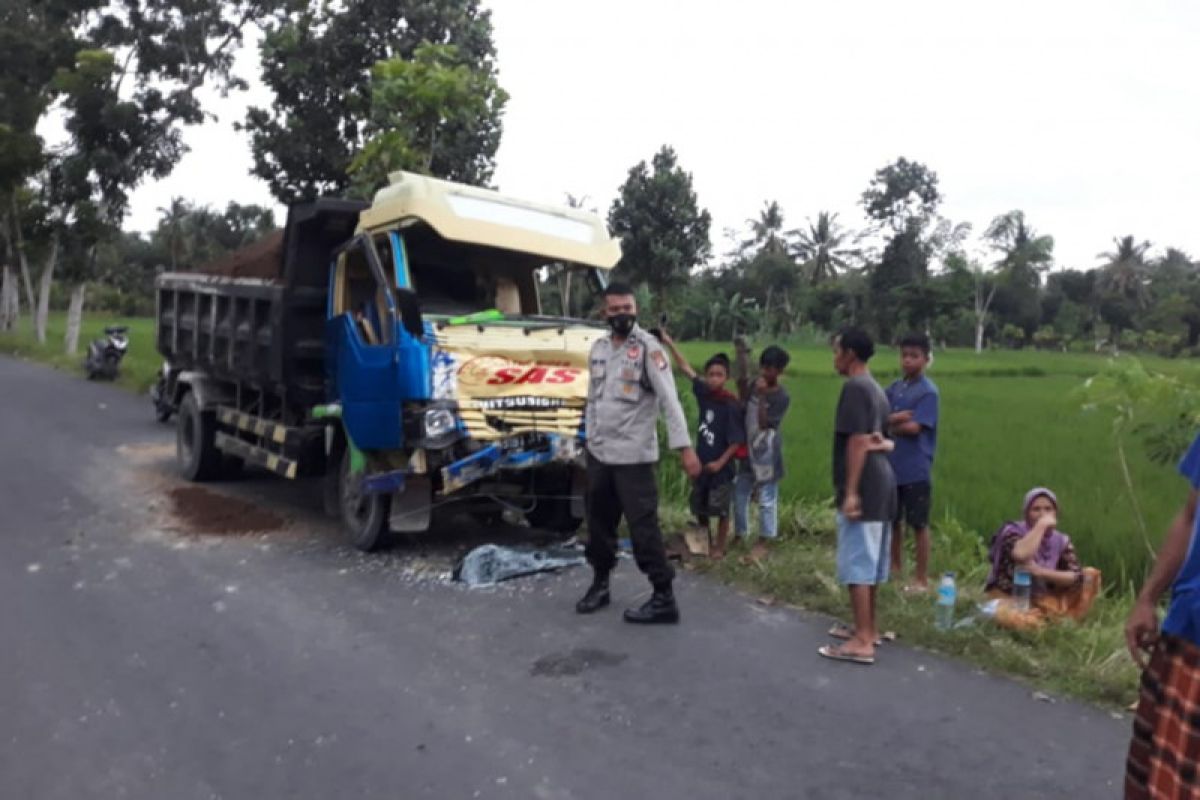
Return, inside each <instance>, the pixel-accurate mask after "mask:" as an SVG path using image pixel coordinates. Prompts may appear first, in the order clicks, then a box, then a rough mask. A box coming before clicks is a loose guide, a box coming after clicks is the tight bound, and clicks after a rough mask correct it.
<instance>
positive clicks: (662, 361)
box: [650, 350, 667, 370]
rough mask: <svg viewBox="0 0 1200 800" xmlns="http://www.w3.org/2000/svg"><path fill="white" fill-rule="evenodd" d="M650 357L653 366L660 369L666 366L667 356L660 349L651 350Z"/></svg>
mask: <svg viewBox="0 0 1200 800" xmlns="http://www.w3.org/2000/svg"><path fill="white" fill-rule="evenodd" d="M650 359H651V360H652V361H653V362H654V366H656V367H658V368H659V369H660V370H661V369H666V368H667V356H666V354H665V353H664V352H663V351H662V350H652V351H651V352H650Z"/></svg>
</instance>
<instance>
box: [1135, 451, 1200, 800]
mask: <svg viewBox="0 0 1200 800" xmlns="http://www.w3.org/2000/svg"><path fill="white" fill-rule="evenodd" d="M1179 472H1180V474H1181V475H1183V476H1184V477H1185V478H1187V480H1188V484H1189V485H1190V486H1189V488H1190V491H1189V492H1188V497H1187V502H1186V503H1185V504H1184V506H1183V508H1182V509H1180V511H1179V514H1177V515H1176V517H1175V520H1174V521H1173V522H1172V523H1171V528H1170V530H1169V531H1168V532H1167V537H1166V539H1165V540H1164V541H1163V544H1162V548H1161V549H1160V550H1159V552H1158V560H1157V561H1155V562H1154V569H1153V570H1152V571H1151V572H1150V577H1149V578H1148V579H1147V580H1146V583H1145V585H1144V586H1142V591H1141V593H1139V594H1138V597H1137V600H1135V601H1134V604H1133V610H1132V611H1131V612H1130V614H1129V621H1128V622H1127V623H1126V624H1125V641H1126V644H1127V645H1128V646H1129V652H1130V654H1131V655H1132V656H1133V660H1134V661H1136V662H1137V664H1138V666H1140V667H1142V668H1143V670H1144V671H1143V672H1142V687H1141V695H1140V699H1139V701H1138V708H1137V716H1136V717H1135V718H1134V721H1133V739H1132V740H1131V741H1130V743H1129V759H1128V761H1127V762H1126V765H1125V797H1127V798H1155V797H1172V798H1174V797H1185V796H1186V797H1191V796H1192V791H1193V790H1194V789H1195V786H1196V780H1197V774H1198V772H1200V547H1197V546H1196V539H1197V536H1196V533H1197V520H1196V505H1197V500H1198V499H1200V436H1198V437H1196V440H1195V441H1193V442H1192V446H1191V448H1190V449H1189V450H1188V452H1187V455H1185V456H1184V457H1183V461H1181V462H1180V464H1179ZM1168 587H1170V588H1171V605H1170V608H1169V609H1168V610H1167V618H1166V619H1165V620H1164V621H1163V624H1162V633H1161V634H1160V633H1159V627H1158V600H1159V598H1160V597H1162V595H1163V592H1165V591H1166V590H1167V588H1168ZM1147 653H1149V654H1151V657H1150V662H1149V664H1148V665H1147V663H1146V654H1147Z"/></svg>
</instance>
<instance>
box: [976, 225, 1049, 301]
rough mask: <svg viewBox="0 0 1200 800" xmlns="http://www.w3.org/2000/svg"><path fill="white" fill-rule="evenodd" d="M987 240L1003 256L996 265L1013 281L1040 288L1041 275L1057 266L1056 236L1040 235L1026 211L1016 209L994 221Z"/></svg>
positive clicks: (988, 231)
mask: <svg viewBox="0 0 1200 800" xmlns="http://www.w3.org/2000/svg"><path fill="white" fill-rule="evenodd" d="M983 238H985V239H987V240H988V242H990V243H991V246H992V249H993V250H995V251H996V252H997V253H999V255H1000V259H999V260H998V261H997V262H996V266H997V267H999V268H1000V269H1001V270H1002V271H1003V272H1006V273H1007V274H1008V276H1009V278H1010V279H1014V280H1015V281H1017V282H1019V283H1027V284H1029V285H1032V286H1037V285H1038V284H1039V283H1040V282H1041V280H1040V278H1039V277H1038V273H1040V272H1043V271H1045V270H1047V269H1049V268H1050V265H1051V264H1053V263H1054V237H1053V236H1040V235H1038V232H1037V231H1036V230H1034V229H1033V227H1032V226H1031V225H1030V224H1029V223H1028V222H1027V221H1026V220H1025V212H1024V211H1020V210H1016V211H1010V212H1008V213H1007V214H1001V215H1000V216H998V217H996V218H995V219H994V220H992V224H991V225H989V226H988V229H987V230H986V231H985V232H984V234H983Z"/></svg>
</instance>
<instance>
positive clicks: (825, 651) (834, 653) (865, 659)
mask: <svg viewBox="0 0 1200 800" xmlns="http://www.w3.org/2000/svg"><path fill="white" fill-rule="evenodd" d="M817 652H818V653H820V654H821V655H822V656H824V657H825V658H828V659H831V660H833V661H849V662H850V663H851V664H862V665H863V666H865V667H869V666H871V665H872V664H874V663H875V656H859V655H855V654H853V653H846V652H844V651H843V650H842V649H841V648H840V647H830V646H829V645H823V646H821V647H819V648H817Z"/></svg>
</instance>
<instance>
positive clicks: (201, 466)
mask: <svg viewBox="0 0 1200 800" xmlns="http://www.w3.org/2000/svg"><path fill="white" fill-rule="evenodd" d="M216 427H217V423H216V418H215V416H214V415H213V413H212V412H211V411H201V410H200V404H199V403H197V402H196V396H195V395H194V394H192V393H191V392H188V393H187V394H186V395H184V397H183V402H182V403H180V404H179V418H178V420H177V421H176V424H175V460H176V461H177V463H178V464H179V472H180V474H182V475H183V477H185V478H187V479H188V480H189V481H197V482H199V481H210V480H213V479H214V478H216V477H218V476H219V475H220V474H221V461H222V458H221V452H220V451H219V450H217V448H216V446H215V445H214V444H213V438H214V434H215V433H216Z"/></svg>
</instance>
